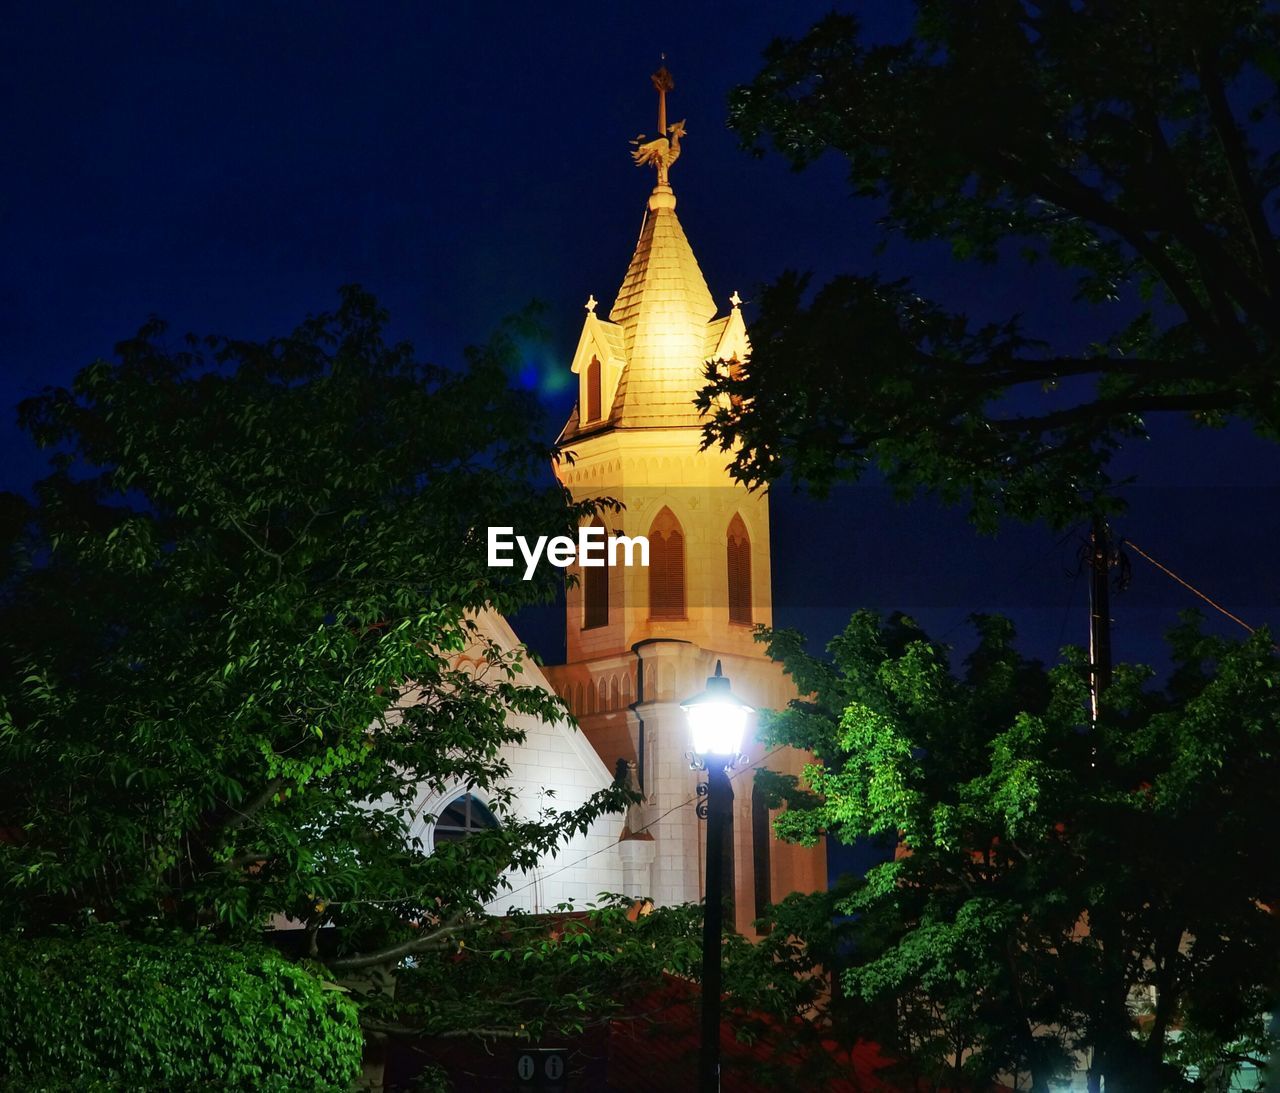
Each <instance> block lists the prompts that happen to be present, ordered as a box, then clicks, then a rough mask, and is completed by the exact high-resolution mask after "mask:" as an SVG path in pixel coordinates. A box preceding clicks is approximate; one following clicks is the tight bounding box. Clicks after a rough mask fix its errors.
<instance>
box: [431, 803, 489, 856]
mask: <svg viewBox="0 0 1280 1093" xmlns="http://www.w3.org/2000/svg"><path fill="white" fill-rule="evenodd" d="M497 826H498V821H497V818H496V817H495V816H494V815H493V813H492V812H490V811H489V809H488V807H487V806H486V805H485V804H484V802H483V801H481V800H480V798H479V797H476V796H474V795H473V794H470V793H464V794H462V795H461V796H459V797H455V798H454V799H453V800H452V801H450V802H449V803H448V804H447V805H445V807H444V808H443V809H442V810H441V812H440V815H439V816H437V817H436V828H435V842H436V845H439V844H440V843H460V842H462V840H463V839H465V838H466V837H467V836H468V835H471V834H474V833H475V832H477V831H489V830H492V829H494V828H496V827H497Z"/></svg>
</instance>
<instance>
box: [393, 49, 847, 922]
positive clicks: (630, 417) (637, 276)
mask: <svg viewBox="0 0 1280 1093" xmlns="http://www.w3.org/2000/svg"><path fill="white" fill-rule="evenodd" d="M653 83H654V87H655V89H656V90H657V92H658V132H659V133H660V134H661V136H659V137H658V138H657V139H655V140H651V141H648V142H642V141H637V142H634V143H636V144H637V145H638V147H637V148H636V150H635V151H634V152H633V158H634V160H635V163H636V165H637V166H639V167H641V168H644V169H649V168H652V169H653V170H654V172H655V176H656V179H655V182H656V184H655V185H654V187H653V191H652V193H651V194H650V195H649V198H648V201H647V203H646V206H645V209H644V212H643V220H642V227H641V230H640V234H639V239H638V241H637V242H636V245H635V250H634V253H633V254H632V255H631V260H630V263H629V265H628V266H627V268H626V273H625V275H624V276H623V278H622V285H621V288H619V290H618V293H617V296H616V298H615V300H614V302H613V306H612V307H611V308H610V310H609V311H608V313H607V315H600V314H598V313H597V309H598V305H597V302H596V300H595V297H594V295H593V296H591V297H590V298H589V299H588V301H587V304H586V316H585V318H584V321H583V325H582V333H581V336H580V337H579V339H578V345H577V349H576V351H575V352H574V355H573V358H572V360H571V361H570V362H569V365H568V367H569V368H570V369H571V370H572V373H573V374H574V376H575V377H576V379H577V385H578V398H577V403H576V406H575V407H574V409H573V411H572V412H571V414H570V416H569V420H568V421H567V422H566V424H565V426H564V428H563V430H562V431H561V433H560V436H559V438H558V440H557V442H556V447H557V450H558V452H559V454H560V457H561V458H560V459H559V461H558V462H557V464H556V467H555V473H556V475H557V477H558V478H559V480H560V482H561V483H562V484H563V485H564V486H565V487H566V488H567V489H568V490H569V491H570V492H571V493H572V494H573V496H574V497H575V498H578V499H583V498H590V497H611V498H614V499H616V500H618V501H620V502H621V503H622V504H623V506H624V507H623V509H622V511H621V512H620V513H618V514H616V515H611V516H609V517H608V518H606V519H604V520H598V521H597V522H598V523H600V524H601V525H602V526H604V527H605V530H606V531H607V532H608V533H609V534H620V535H627V536H637V535H644V536H646V537H647V538H648V541H649V565H648V566H647V567H642V566H633V567H618V568H603V567H601V568H597V567H585V568H571V569H570V570H569V572H570V573H572V574H573V575H574V576H575V577H576V578H577V579H576V580H575V581H571V582H570V587H569V589H568V591H567V595H566V606H565V638H566V641H565V646H566V661H565V663H564V664H560V665H556V666H553V667H547V668H545V669H539V668H537V667H536V666H533V665H529V666H528V667H527V669H526V671H527V672H528V673H529V678H527V680H526V682H532V683H535V684H538V685H542V686H546V687H549V688H551V689H552V690H554V691H555V693H556V694H558V695H559V696H560V697H561V698H563V699H564V701H565V702H566V704H567V705H568V707H569V710H570V711H571V713H572V715H573V717H574V719H575V720H576V721H577V725H578V726H579V728H575V727H574V726H573V725H572V724H569V723H567V722H566V723H561V724H556V725H546V724H542V723H537V722H530V723H529V724H528V725H523V726H522V727H523V728H525V729H526V730H527V732H528V738H527V740H526V742H525V743H524V745H522V746H521V747H520V748H517V749H512V750H511V752H510V753H509V754H508V755H507V756H506V758H507V759H508V761H509V762H510V764H511V769H512V785H513V788H514V789H516V791H517V792H518V795H519V801H520V805H519V807H520V809H521V810H522V811H526V812H527V814H529V815H534V814H536V813H537V812H538V811H539V809H540V808H543V807H546V806H548V805H549V806H551V807H556V808H570V807H573V806H574V805H577V804H579V803H581V801H582V800H584V799H585V798H586V797H587V796H588V795H589V794H590V793H592V792H594V791H595V790H597V789H601V788H604V787H605V786H607V785H608V784H609V783H610V781H611V780H612V779H613V776H614V771H615V769H616V768H617V763H618V761H619V760H625V761H626V763H627V764H628V765H629V767H630V769H631V771H632V772H633V777H634V780H635V783H636V785H638V786H639V788H640V790H641V791H642V793H643V797H644V801H643V804H642V805H640V806H639V807H634V808H632V809H631V810H630V811H629V813H628V814H627V816H626V817H625V818H620V817H607V818H606V819H604V820H602V821H600V822H598V823H597V824H596V825H595V827H594V828H593V829H592V830H591V831H590V832H588V833H587V834H585V835H582V836H579V837H577V838H575V839H574V840H573V841H572V842H570V843H569V844H568V845H567V846H566V847H564V848H563V849H562V850H561V852H560V853H559V854H558V855H556V856H555V857H553V858H548V859H546V860H545V861H544V862H543V863H542V864H541V866H540V868H539V869H537V870H535V871H534V873H533V875H529V874H524V875H521V876H519V877H514V878H512V888H511V890H510V891H509V892H507V893H505V894H504V895H503V896H502V897H500V898H499V899H498V900H497V901H495V903H494V905H493V907H492V909H493V910H494V911H496V912H501V911H503V910H505V909H506V908H508V907H519V908H521V909H523V910H528V911H534V912H539V911H545V910H549V909H551V908H553V907H555V906H556V905H558V904H561V903H565V902H571V903H574V904H575V905H578V906H582V905H585V904H587V903H589V902H591V901H592V900H594V899H595V898H596V897H597V896H598V895H599V894H600V893H601V892H615V893H624V894H626V895H630V896H634V897H644V896H647V897H650V898H652V899H653V901H654V902H655V903H656V904H658V905H666V904H674V903H682V902H697V901H699V900H700V899H701V898H702V897H703V895H704V890H703V889H704V876H705V862H704V858H705V853H706V848H705V839H706V834H705V828H704V826H703V821H701V820H700V819H699V817H698V810H697V807H696V806H697V801H698V792H697V790H698V786H697V783H698V780H699V778H700V777H702V776H701V775H700V774H699V772H697V771H695V770H694V769H692V767H691V764H690V755H689V752H690V740H689V730H688V726H687V720H686V716H685V714H684V712H683V711H682V710H681V708H680V705H679V704H680V702H681V701H682V700H684V699H686V698H688V697H689V696H691V695H693V694H696V693H697V692H699V691H701V690H702V689H703V687H704V686H705V683H706V678H707V677H708V676H709V675H711V674H713V673H714V671H715V668H716V664H717V662H720V663H722V664H723V668H724V673H725V675H727V676H728V677H729V678H730V680H731V681H732V686H733V690H734V692H735V693H736V694H737V695H738V696H740V697H741V698H742V699H743V700H744V701H746V702H747V703H748V704H750V705H751V706H752V707H754V708H756V709H769V708H772V709H778V708H780V707H783V706H785V705H786V703H787V701H788V700H789V699H791V698H792V697H794V696H795V691H794V688H793V686H792V684H791V681H790V679H789V678H788V677H787V676H786V675H785V674H784V673H783V672H782V670H781V668H780V667H779V666H778V665H776V664H774V663H773V662H771V661H770V660H769V659H768V657H767V656H765V654H764V650H763V647H762V646H761V645H760V644H759V643H757V642H756V641H755V640H754V634H753V631H754V627H755V626H756V625H759V624H763V625H765V626H769V625H771V624H772V612H771V603H770V600H771V597H770V553H769V501H768V497H767V496H766V495H764V494H762V493H751V492H748V491H747V490H746V489H745V488H743V487H742V486H740V485H738V484H737V483H735V482H734V481H733V480H732V479H731V478H730V477H729V475H728V473H727V471H726V469H725V462H726V460H725V456H724V453H723V452H719V451H714V450H706V451H704V450H702V448H701V439H702V432H701V422H700V419H699V414H698V411H697V409H696V408H695V406H694V405H693V399H694V396H695V394H696V392H697V391H698V389H699V388H700V387H702V386H703V384H704V382H705V381H704V374H705V369H706V367H707V364H708V363H709V362H719V366H720V367H726V368H732V367H734V366H735V364H736V363H737V362H740V361H742V360H744V359H745V358H746V356H747V354H748V353H749V352H750V341H749V339H748V336H747V330H746V326H745V323H744V321H743V317H742V312H741V310H740V306H739V305H740V301H739V299H738V296H737V293H736V292H735V293H734V294H733V295H732V296H731V297H729V298H728V299H727V300H726V307H725V309H724V311H723V312H721V309H720V308H719V307H717V304H716V300H715V298H714V297H713V296H712V293H711V290H710V289H709V288H708V286H707V283H706V280H705V278H704V277H703V274H702V271H701V269H700V268H699V266H698V261H697V258H696V257H695V256H694V253H693V249H692V247H691V246H690V244H689V240H688V239H687V238H686V236H685V233H684V229H683V228H682V227H681V224H680V220H679V219H678V217H677V216H676V194H675V191H674V190H673V188H672V185H671V180H670V169H671V167H672V165H673V164H674V163H675V161H676V160H677V159H678V158H679V155H680V151H681V149H680V140H681V138H682V137H683V136H684V133H685V130H684V123H683V122H676V123H673V124H670V125H668V123H667V120H666V95H667V92H668V91H670V90H671V88H672V87H673V83H672V81H671V77H670V75H669V73H668V72H667V71H666V69H665V67H664V68H662V69H660V70H659V71H658V72H657V73H655V75H654V77H653ZM480 622H481V625H482V627H483V628H484V630H485V633H486V634H487V636H489V637H490V638H494V639H496V640H498V641H499V642H500V643H501V644H503V645H504V646H507V647H514V646H515V645H516V644H518V637H517V635H516V634H515V633H514V632H513V631H512V630H511V628H510V626H509V625H508V624H507V623H506V621H505V620H504V619H501V618H499V617H497V616H494V615H490V616H487V617H485V618H484V619H482V620H480ZM744 752H745V755H744V757H743V758H742V759H741V760H740V761H739V762H738V764H737V765H736V766H735V768H734V769H733V771H731V775H732V777H733V782H732V785H733V789H734V802H733V812H732V824H731V825H730V827H729V829H728V831H727V833H726V845H725V847H724V851H725V857H724V861H725V872H726V877H725V894H726V896H728V897H729V898H730V899H731V900H732V903H733V907H734V919H735V923H734V924H735V926H736V928H737V929H738V930H739V931H740V932H742V933H744V934H747V935H751V932H752V931H751V923H752V921H753V920H754V919H756V918H757V917H759V915H760V914H761V913H762V912H763V909H764V907H765V905H766V904H768V903H771V902H776V901H778V900H780V899H782V898H783V897H784V896H785V895H787V894H788V893H789V892H793V891H816V890H820V889H823V888H825V887H826V883H827V878H826V858H825V851H824V849H823V848H822V847H821V846H818V847H814V848H803V847H798V846H793V845H790V844H787V843H782V842H779V841H778V840H777V839H776V838H775V837H774V835H773V832H772V825H771V822H770V821H771V815H770V811H769V809H768V808H767V807H766V804H765V802H764V800H763V799H762V796H761V795H760V794H759V793H758V792H757V791H755V790H754V788H753V782H754V778H753V772H754V770H755V769H756V768H757V767H760V766H767V767H769V768H771V769H774V770H779V771H783V772H788V773H799V772H800V770H801V768H802V766H803V764H804V762H805V761H806V756H805V755H804V754H803V753H800V752H797V751H795V750H794V749H790V748H784V749H778V750H774V751H771V752H768V753H767V754H766V751H765V749H764V747H763V746H762V745H760V744H759V743H758V742H756V741H755V739H754V735H753V733H752V732H751V730H750V728H749V730H748V739H747V742H746V744H744ZM419 811H420V813H421V814H422V815H423V816H424V817H429V816H435V817H437V818H436V820H435V821H434V822H433V823H429V824H428V823H424V824H422V825H421V830H420V831H418V832H416V834H419V835H421V836H422V837H423V838H424V839H425V840H426V844H427V846H428V847H430V846H432V845H433V844H434V843H433V841H434V840H437V839H440V838H457V837H462V836H463V835H465V833H466V831H467V830H474V829H476V828H477V827H483V826H485V825H486V824H491V823H494V822H496V821H495V820H494V818H493V816H492V815H491V814H490V813H489V811H488V809H487V808H486V806H485V802H484V801H483V799H481V798H480V797H479V796H478V795H477V794H475V793H472V792H469V791H467V789H466V787H455V788H454V789H453V790H451V791H450V792H447V793H445V794H435V795H433V796H432V797H431V798H430V799H425V800H423V801H422V802H421V803H420V806H419Z"/></svg>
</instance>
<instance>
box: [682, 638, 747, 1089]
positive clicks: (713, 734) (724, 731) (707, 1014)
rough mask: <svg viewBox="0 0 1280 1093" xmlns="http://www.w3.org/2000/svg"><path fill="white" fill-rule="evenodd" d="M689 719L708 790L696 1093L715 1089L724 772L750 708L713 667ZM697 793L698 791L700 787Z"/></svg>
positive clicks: (729, 790) (728, 795) (726, 805)
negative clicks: (712, 673)
mask: <svg viewBox="0 0 1280 1093" xmlns="http://www.w3.org/2000/svg"><path fill="white" fill-rule="evenodd" d="M680 708H681V709H682V710H684V711H685V714H686V715H687V716H688V718H689V732H690V735H691V737H692V739H693V758H694V769H695V770H697V769H705V770H706V772H707V788H706V797H707V799H706V801H705V802H704V804H705V809H704V804H700V805H699V806H698V814H699V815H700V816H705V818H706V821H707V901H706V907H705V910H704V912H703V920H702V1037H701V1045H702V1046H701V1051H700V1052H699V1056H698V1089H699V1091H700V1093H718V1091H719V1089H720V934H721V925H722V922H723V918H724V903H723V898H722V892H721V888H722V885H723V882H724V830H725V822H726V820H727V819H728V818H729V815H730V810H731V809H732V807H733V787H732V786H730V784H729V768H730V767H732V766H733V764H734V763H735V762H736V761H737V758H738V753H739V752H740V751H741V750H742V734H743V732H744V730H745V729H746V727H747V714H749V713H751V712H752V711H751V707H750V706H748V705H747V704H746V703H745V702H743V701H742V700H741V699H740V698H738V697H737V696H736V695H735V694H734V693H733V692H732V691H731V690H730V689H729V681H728V680H727V679H726V678H725V676H724V673H723V672H722V671H721V668H720V662H719V661H716V674H715V675H713V676H711V677H710V678H709V679H708V680H707V689H706V690H705V691H703V692H702V693H701V694H698V695H694V697H693V698H689V699H686V700H685V701H684V702H681V703H680ZM699 789H700V790H701V787H699Z"/></svg>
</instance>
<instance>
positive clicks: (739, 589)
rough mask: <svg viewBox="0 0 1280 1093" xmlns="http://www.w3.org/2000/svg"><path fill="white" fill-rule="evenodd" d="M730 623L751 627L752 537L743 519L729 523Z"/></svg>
mask: <svg viewBox="0 0 1280 1093" xmlns="http://www.w3.org/2000/svg"><path fill="white" fill-rule="evenodd" d="M728 570H729V621H730V622H737V623H742V624H744V625H746V626H750V625H751V536H749V535H748V534H747V525H746V524H744V523H743V522H742V517H741V516H739V515H738V514H737V513H734V515H733V519H732V520H731V521H730V522H729V536H728Z"/></svg>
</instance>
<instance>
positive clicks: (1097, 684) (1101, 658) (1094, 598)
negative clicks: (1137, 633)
mask: <svg viewBox="0 0 1280 1093" xmlns="http://www.w3.org/2000/svg"><path fill="white" fill-rule="evenodd" d="M1088 549H1089V705H1090V711H1091V713H1092V715H1093V724H1095V725H1096V724H1097V723H1098V717H1099V715H1100V713H1101V707H1100V702H1101V699H1102V692H1103V691H1105V690H1106V689H1107V687H1108V686H1109V685H1110V683H1111V567H1112V565H1114V564H1115V560H1114V557H1113V552H1112V549H1111V535H1110V532H1109V530H1108V528H1107V521H1106V520H1105V519H1103V517H1102V516H1099V515H1095V516H1094V518H1093V529H1092V530H1091V531H1090V533H1089V548H1088Z"/></svg>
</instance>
